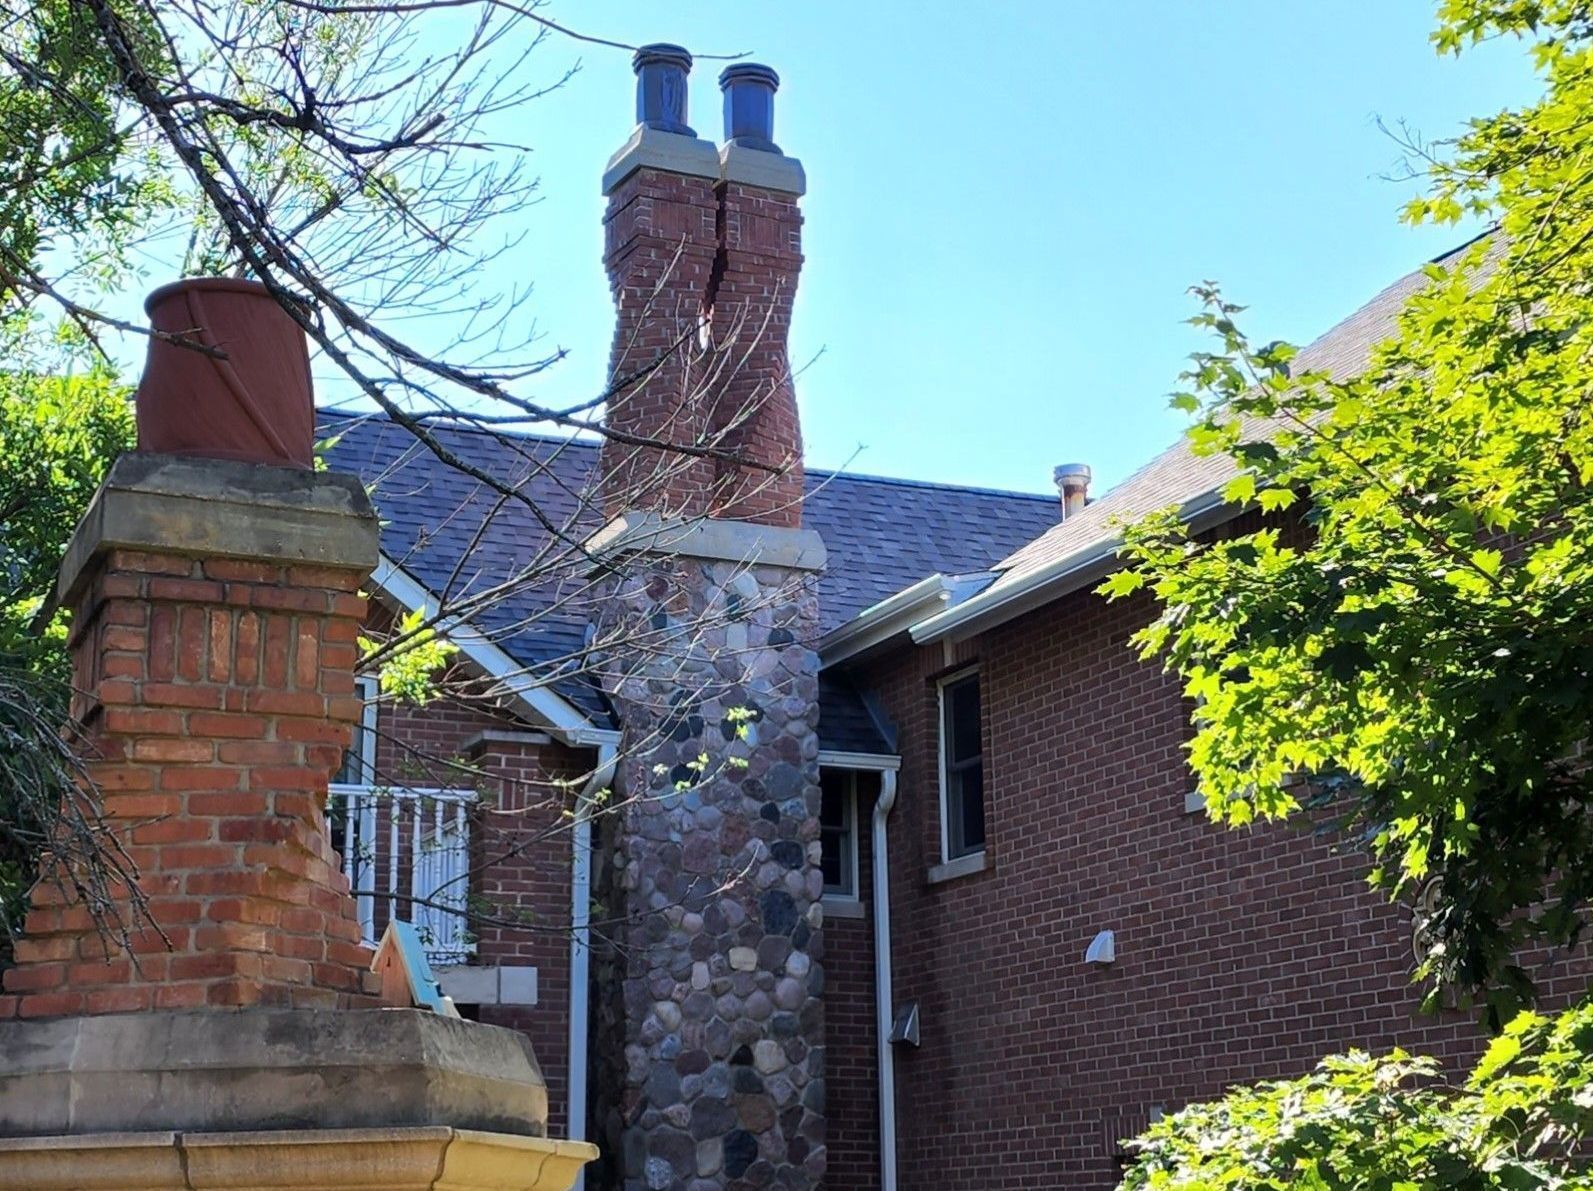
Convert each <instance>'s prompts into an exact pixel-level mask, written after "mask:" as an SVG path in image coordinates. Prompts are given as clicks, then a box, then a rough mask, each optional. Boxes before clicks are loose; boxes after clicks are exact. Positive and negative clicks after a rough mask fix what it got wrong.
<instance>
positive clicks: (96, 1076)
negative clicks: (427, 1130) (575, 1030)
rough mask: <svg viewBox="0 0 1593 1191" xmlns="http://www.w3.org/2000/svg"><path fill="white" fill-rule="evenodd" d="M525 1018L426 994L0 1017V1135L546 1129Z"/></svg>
mask: <svg viewBox="0 0 1593 1191" xmlns="http://www.w3.org/2000/svg"><path fill="white" fill-rule="evenodd" d="M547 1118H548V1093H547V1086H546V1085H545V1084H544V1082H543V1079H542V1072H541V1069H540V1068H539V1067H538V1066H537V1061H536V1057H535V1055H533V1054H532V1051H531V1044H530V1042H529V1041H528V1040H527V1038H526V1036H525V1035H524V1034H522V1033H520V1032H519V1031H518V1030H510V1029H506V1028H504V1027H501V1026H489V1025H483V1024H481V1023H478V1022H472V1021H461V1020H460V1019H459V1018H457V1017H443V1016H441V1015H439V1014H435V1013H427V1012H424V1011H422V1010H418V1009H360V1010H336V1009H243V1010H239V1011H237V1012H233V1013H212V1012H205V1011H192V1012H174V1013H124V1014H112V1015H108V1016H103V1017H65V1018H56V1019H54V1020H51V1021H7V1022H0V1139H7V1138H15V1137H44V1136H51V1135H59V1134H96V1133H98V1134H103V1133H127V1132H142V1131H147V1130H165V1129H175V1130H179V1131H188V1130H228V1131H231V1130H250V1129H311V1128H319V1129H365V1128H375V1127H381V1126H404V1127H410V1128H415V1127H422V1126H429V1125H447V1126H453V1127H455V1128H462V1129H488V1130H492V1131H493V1132H496V1133H510V1134H516V1135H519V1136H527V1137H542V1136H545V1135H546V1133H547Z"/></svg>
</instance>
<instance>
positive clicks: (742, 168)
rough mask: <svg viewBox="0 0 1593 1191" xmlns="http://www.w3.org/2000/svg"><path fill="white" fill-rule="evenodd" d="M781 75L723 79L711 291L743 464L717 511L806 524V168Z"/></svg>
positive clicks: (715, 338)
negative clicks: (786, 129) (782, 111)
mask: <svg viewBox="0 0 1593 1191" xmlns="http://www.w3.org/2000/svg"><path fill="white" fill-rule="evenodd" d="M779 85H780V76H779V75H777V74H775V72H774V71H772V70H770V69H769V68H768V67H767V66H759V65H757V64H756V63H751V62H738V63H735V64H734V65H732V66H728V67H726V68H725V70H724V72H723V73H722V74H721V75H720V76H719V86H720V89H721V90H722V91H723V93H724V108H725V143H724V146H723V147H722V148H721V149H720V150H719V160H720V181H719V185H718V186H717V187H716V189H715V196H716V198H717V199H718V202H719V217H718V224H717V226H718V235H719V256H718V258H717V267H716V269H715V273H714V279H713V286H712V290H711V292H710V293H709V295H708V311H709V318H708V326H709V332H710V335H711V342H712V356H713V367H714V373H715V374H714V381H715V385H714V392H713V410H714V429H715V430H717V431H718V432H719V434H720V438H721V439H722V445H723V446H725V447H726V448H728V449H729V450H730V451H731V452H732V453H734V455H735V456H737V458H738V459H739V460H741V461H744V462H730V461H725V460H720V461H719V462H718V466H717V470H716V473H715V480H716V487H715V496H714V505H713V509H712V512H713V513H714V515H715V516H719V517H729V518H734V519H737V520H744V521H761V522H763V523H765V524H768V525H785V526H799V525H801V524H802V427H801V422H800V420H799V418H798V416H797V404H796V390H795V387H794V385H793V383H792V378H791V361H790V358H789V355H788V349H787V340H788V339H789V337H790V333H791V307H792V303H793V302H794V301H795V299H796V287H797V276H798V274H799V273H800V272H801V269H802V215H801V212H800V211H799V210H798V209H797V199H798V198H799V197H801V195H802V193H803V191H804V190H806V188H807V183H806V179H805V177H804V176H803V173H802V165H801V163H800V162H797V161H795V160H793V159H791V158H788V157H786V156H784V155H783V154H782V153H781V151H780V148H779V146H778V145H776V144H775V143H774V93H775V91H776V89H777V88H778V87H779Z"/></svg>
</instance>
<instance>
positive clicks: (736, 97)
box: [719, 62, 780, 153]
mask: <svg viewBox="0 0 1593 1191" xmlns="http://www.w3.org/2000/svg"><path fill="white" fill-rule="evenodd" d="M719 89H720V90H721V91H723V92H724V93H725V141H726V142H727V143H729V144H732V145H740V146H741V147H742V148H744V149H761V150H762V151H763V152H765V153H778V152H780V146H779V145H777V144H775V143H774V93H775V92H776V91H778V90H779V89H780V76H779V75H777V74H775V72H774V71H773V70H771V69H769V67H767V66H762V65H760V64H758V63H756V62H734V63H732V64H731V65H729V66H727V67H725V68H724V70H722V71H721V72H720V74H719Z"/></svg>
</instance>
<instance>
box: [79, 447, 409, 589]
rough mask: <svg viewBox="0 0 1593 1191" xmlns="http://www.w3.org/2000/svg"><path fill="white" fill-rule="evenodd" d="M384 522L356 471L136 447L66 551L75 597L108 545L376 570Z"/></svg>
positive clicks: (114, 471)
mask: <svg viewBox="0 0 1593 1191" xmlns="http://www.w3.org/2000/svg"><path fill="white" fill-rule="evenodd" d="M379 536H380V523H379V522H378V521H377V517H376V511H375V509H373V508H372V507H371V501H370V497H369V496H368V495H367V494H366V492H365V488H364V486H363V485H362V484H361V483H360V481H359V479H358V478H357V477H355V476H349V475H343V474H340V473H338V472H313V471H303V470H301V469H299V468H293V467H268V466H265V465H262V464H258V463H238V462H235V461H232V460H227V459H193V458H189V457H187V456H178V455H146V454H139V453H136V452H134V453H129V454H126V455H123V456H122V457H121V458H119V459H118V460H117V461H116V462H115V463H114V464H112V466H111V470H110V472H109V473H108V474H107V475H106V477H105V481H104V483H102V484H101V485H100V489H99V491H98V492H97V493H96V494H95V496H94V499H93V501H92V502H91V503H90V505H89V508H88V512H86V513H85V514H84V515H83V519H82V521H80V522H79V523H78V527H77V531H76V532H75V533H74V534H73V535H72V540H71V542H70V543H69V544H68V546H67V549H66V558H65V560H64V561H63V562H62V564H61V574H60V580H59V582H58V583H57V587H56V592H57V598H58V599H59V600H60V601H61V602H62V603H67V602H69V601H70V599H71V598H72V596H73V595H74V594H75V591H76V588H77V586H78V584H79V583H80V582H81V581H82V579H83V577H84V575H85V573H86V571H87V568H88V567H89V564H90V563H92V562H93V560H94V558H95V557H96V556H97V555H99V554H100V553H102V552H103V551H106V550H112V549H127V550H160V551H165V552H172V553H178V554H190V555H193V556H195V557H206V558H243V559H251V560H258V561H261V562H278V563H306V564H310V565H315V566H333V567H348V568H349V569H351V570H356V569H362V570H365V571H369V570H371V569H372V568H373V567H375V565H376V562H377V559H378V555H379V547H378V539H379Z"/></svg>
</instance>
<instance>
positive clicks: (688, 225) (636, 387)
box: [603, 44, 719, 517]
mask: <svg viewBox="0 0 1593 1191" xmlns="http://www.w3.org/2000/svg"><path fill="white" fill-rule="evenodd" d="M634 65H635V68H636V129H635V131H634V132H632V133H631V136H630V139H629V140H627V141H626V142H625V144H624V145H623V146H621V147H620V150H619V151H618V152H617V153H615V154H614V156H613V157H612V158H611V159H610V161H609V165H608V169H607V170H606V171H605V173H604V175H603V193H604V194H605V195H607V196H608V213H607V214H606V215H605V216H604V219H603V225H604V232H605V237H604V241H605V242H604V265H605V267H606V268H607V270H608V278H609V287H610V289H611V290H612V292H613V294H614V306H615V315H616V317H615V323H614V345H613V349H612V351H611V353H610V356H609V377H610V384H611V388H612V391H611V393H610V396H609V401H608V417H607V424H608V427H609V429H610V430H612V431H615V432H617V433H618V434H624V435H628V436H634V438H636V439H638V440H645V441H647V442H657V443H667V444H670V445H675V446H687V447H691V446H703V445H705V444H706V442H707V439H708V434H709V430H708V408H707V401H706V398H705V396H704V394H703V392H702V373H701V370H700V369H699V368H697V367H696V366H695V365H696V362H697V359H698V356H699V343H700V339H701V333H702V329H703V318H704V308H705V305H706V300H707V294H708V288H709V282H710V280H711V278H712V276H713V271H714V262H715V260H716V258H717V256H718V251H719V248H718V238H717V236H718V234H717V231H716V223H717V220H718V200H717V199H716V197H715V195H714V186H715V184H716V183H717V181H718V178H719V156H718V153H717V152H716V151H715V150H714V147H713V145H711V144H709V143H708V142H707V141H704V140H699V139H698V138H697V136H696V134H695V133H694V132H693V131H692V129H691V127H690V126H689V125H688V124H687V123H686V118H687V105H686V76H687V73H688V72H689V71H690V70H691V55H690V54H688V53H687V52H686V51H685V50H683V49H682V48H681V47H679V46H675V45H665V44H659V45H648V46H643V47H642V48H641V49H639V50H637V51H636V56H635V59H634ZM603 475H604V492H605V500H606V511H607V512H608V513H610V514H611V515H612V514H617V513H621V512H624V511H626V510H628V509H633V508H649V509H656V510H659V511H660V512H662V513H664V514H666V515H669V516H678V517H698V516H702V515H703V514H704V513H705V512H706V511H707V508H708V495H709V492H710V490H711V487H712V485H713V479H714V464H713V462H712V460H710V459H706V458H695V459H694V458H690V457H688V456H685V455H680V454H675V453H672V452H669V451H666V450H660V449H656V448H653V447H649V446H645V445H641V444H640V443H639V442H626V441H620V440H618V439H616V438H609V439H605V440H604V444H603Z"/></svg>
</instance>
